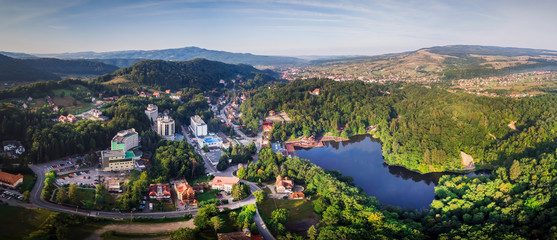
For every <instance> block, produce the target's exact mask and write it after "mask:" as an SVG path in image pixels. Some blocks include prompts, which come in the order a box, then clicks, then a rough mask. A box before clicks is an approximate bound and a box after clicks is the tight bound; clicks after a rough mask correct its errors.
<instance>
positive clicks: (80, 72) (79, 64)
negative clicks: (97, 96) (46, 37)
mask: <svg viewBox="0 0 557 240" xmlns="http://www.w3.org/2000/svg"><path fill="white" fill-rule="evenodd" d="M20 61H21V62H23V63H25V64H27V65H28V66H31V67H34V68H36V69H40V70H43V71H47V72H51V73H54V74H57V75H59V76H100V75H103V74H107V73H113V72H114V71H116V70H118V69H120V68H119V67H117V66H114V65H108V64H104V63H101V62H96V61H88V60H79V59H76V60H62V59H56V58H36V59H21V60H20Z"/></svg>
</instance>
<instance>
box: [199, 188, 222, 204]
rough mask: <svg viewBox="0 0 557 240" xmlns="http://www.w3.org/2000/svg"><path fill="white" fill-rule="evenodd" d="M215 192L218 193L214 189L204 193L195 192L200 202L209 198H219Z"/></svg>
mask: <svg viewBox="0 0 557 240" xmlns="http://www.w3.org/2000/svg"><path fill="white" fill-rule="evenodd" d="M215 194H216V193H215V191H213V190H210V191H207V192H203V193H197V194H195V199H197V201H199V202H203V201H207V200H211V199H215V198H217V196H216V195H215Z"/></svg>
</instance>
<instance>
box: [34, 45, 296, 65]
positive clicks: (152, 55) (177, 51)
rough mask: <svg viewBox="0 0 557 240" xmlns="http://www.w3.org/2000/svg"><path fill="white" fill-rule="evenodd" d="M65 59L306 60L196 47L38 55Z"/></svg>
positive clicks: (255, 62) (287, 62)
mask: <svg viewBox="0 0 557 240" xmlns="http://www.w3.org/2000/svg"><path fill="white" fill-rule="evenodd" d="M40 56H45V57H56V58H65V59H161V60H168V61H186V60H192V59H196V58H205V59H209V60H213V61H219V62H225V63H231V64H239V63H243V64H249V65H254V66H255V65H266V66H271V65H273V66H274V65H292V64H301V63H305V62H306V61H305V60H303V59H300V58H294V57H283V56H264V55H254V54H250V53H232V52H225V51H216V50H208V49H203V48H198V47H184V48H174V49H161V50H130V51H115V52H101V53H98V52H78V53H62V54H48V55H40Z"/></svg>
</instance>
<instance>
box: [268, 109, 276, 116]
mask: <svg viewBox="0 0 557 240" xmlns="http://www.w3.org/2000/svg"><path fill="white" fill-rule="evenodd" d="M276 114H277V113H276V112H275V110H271V111H269V116H275V115H276Z"/></svg>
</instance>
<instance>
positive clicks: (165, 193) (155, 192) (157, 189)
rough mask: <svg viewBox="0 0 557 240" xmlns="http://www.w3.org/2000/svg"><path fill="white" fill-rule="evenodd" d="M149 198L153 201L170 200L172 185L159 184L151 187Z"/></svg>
mask: <svg viewBox="0 0 557 240" xmlns="http://www.w3.org/2000/svg"><path fill="white" fill-rule="evenodd" d="M149 198H151V199H158V200H162V199H170V185H168V184H163V183H157V184H151V185H149Z"/></svg>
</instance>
